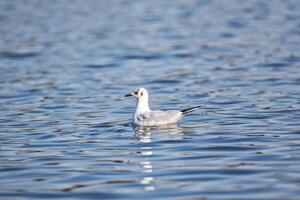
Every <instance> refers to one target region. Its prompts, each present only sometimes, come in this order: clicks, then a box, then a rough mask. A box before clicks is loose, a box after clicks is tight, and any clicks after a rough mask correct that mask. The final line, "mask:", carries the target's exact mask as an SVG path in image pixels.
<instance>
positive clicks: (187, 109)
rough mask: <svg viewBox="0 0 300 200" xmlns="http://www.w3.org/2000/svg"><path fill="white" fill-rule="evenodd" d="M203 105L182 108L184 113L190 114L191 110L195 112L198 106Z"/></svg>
mask: <svg viewBox="0 0 300 200" xmlns="http://www.w3.org/2000/svg"><path fill="white" fill-rule="evenodd" d="M200 107H201V106H194V107H191V108H186V109H183V110H181V112H182V114H183V115H185V114H188V113H190V112H193V111H194V110H195V109H196V108H200Z"/></svg>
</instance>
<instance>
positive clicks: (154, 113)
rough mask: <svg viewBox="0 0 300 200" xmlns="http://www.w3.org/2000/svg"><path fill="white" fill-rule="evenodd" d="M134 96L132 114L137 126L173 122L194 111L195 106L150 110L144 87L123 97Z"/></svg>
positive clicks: (160, 124)
mask: <svg viewBox="0 0 300 200" xmlns="http://www.w3.org/2000/svg"><path fill="white" fill-rule="evenodd" d="M130 96H134V97H136V98H137V104H136V111H135V113H134V116H133V124H134V125H137V126H162V125H167V124H174V123H176V122H177V121H178V120H180V119H181V118H182V117H183V116H184V115H186V114H187V113H190V112H192V111H194V109H195V108H198V107H200V106H195V107H191V108H187V109H183V110H168V111H162V110H151V109H150V108H149V104H148V97H149V96H148V91H147V90H146V89H145V88H139V89H136V90H135V91H134V92H131V93H129V94H126V95H125V97H130Z"/></svg>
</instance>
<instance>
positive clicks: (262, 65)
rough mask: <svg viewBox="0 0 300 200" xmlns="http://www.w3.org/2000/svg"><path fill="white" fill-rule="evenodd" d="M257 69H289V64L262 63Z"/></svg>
mask: <svg viewBox="0 0 300 200" xmlns="http://www.w3.org/2000/svg"><path fill="white" fill-rule="evenodd" d="M256 66H257V67H270V68H281V67H288V66H289V64H288V63H286V62H273V63H261V64H257V65H256Z"/></svg>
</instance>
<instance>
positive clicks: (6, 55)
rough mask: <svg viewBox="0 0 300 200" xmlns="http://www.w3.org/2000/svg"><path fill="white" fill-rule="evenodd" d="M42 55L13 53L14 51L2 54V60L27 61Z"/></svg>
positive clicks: (38, 53) (0, 55)
mask: <svg viewBox="0 0 300 200" xmlns="http://www.w3.org/2000/svg"><path fill="white" fill-rule="evenodd" d="M39 55H41V53H40V52H30V51H29V52H13V51H2V52H0V58H1V57H2V58H10V59H25V58H31V57H36V56H39Z"/></svg>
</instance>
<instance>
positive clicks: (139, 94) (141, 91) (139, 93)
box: [125, 88, 148, 99]
mask: <svg viewBox="0 0 300 200" xmlns="http://www.w3.org/2000/svg"><path fill="white" fill-rule="evenodd" d="M125 97H136V98H138V99H142V98H148V91H147V90H146V89H145V88H138V89H136V90H134V91H133V92H131V93H128V94H126V95H125Z"/></svg>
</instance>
